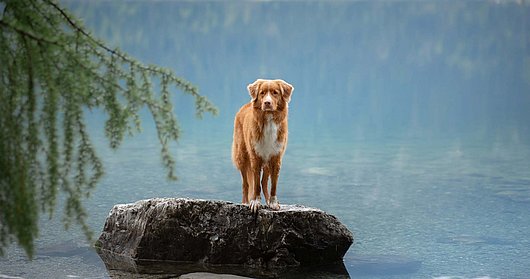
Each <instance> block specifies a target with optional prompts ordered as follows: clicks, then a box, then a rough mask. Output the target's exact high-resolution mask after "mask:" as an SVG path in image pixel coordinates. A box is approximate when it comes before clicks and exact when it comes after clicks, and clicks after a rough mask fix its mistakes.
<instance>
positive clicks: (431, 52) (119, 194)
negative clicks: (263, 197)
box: [0, 0, 530, 278]
mask: <svg viewBox="0 0 530 279" xmlns="http://www.w3.org/2000/svg"><path fill="white" fill-rule="evenodd" d="M60 3H61V4H63V5H64V6H66V7H67V8H69V9H70V10H71V12H72V13H73V14H75V15H76V16H77V17H79V18H80V19H82V20H83V22H84V24H85V25H86V27H87V28H88V29H90V30H92V33H93V34H94V35H95V36H97V37H99V38H101V39H102V40H104V41H106V42H107V43H108V45H110V46H114V47H118V48H120V49H121V50H124V51H126V52H128V53H129V54H130V55H131V56H133V57H136V58H138V59H139V60H140V61H142V62H145V63H148V64H157V65H160V66H164V67H167V68H170V69H172V70H174V71H175V72H176V74H177V75H179V76H181V77H183V78H185V79H187V80H189V81H190V82H192V83H193V84H194V85H196V86H197V87H198V88H199V91H200V93H201V94H203V95H205V96H207V97H208V98H209V99H210V100H211V101H212V102H213V103H214V104H215V105H217V107H218V108H219V110H220V114H219V115H218V116H217V117H212V116H209V115H206V116H205V117H204V119H202V120H198V119H196V118H195V112H194V104H193V100H192V98H190V97H189V96H186V95H183V94H181V92H178V90H175V94H174V102H175V111H176V113H177V116H178V119H179V121H180V125H181V127H182V129H183V133H182V137H181V139H180V141H179V143H177V144H174V145H173V152H174V154H176V157H177V176H178V178H179V180H178V181H177V182H168V181H166V180H165V177H166V176H165V172H164V170H163V168H162V165H161V163H160V155H159V145H158V139H157V137H156V133H155V131H154V125H153V121H152V119H151V118H150V116H149V115H148V113H147V112H146V111H144V112H143V116H144V118H143V129H144V132H143V133H142V134H139V135H137V136H135V137H134V138H129V139H127V140H126V141H125V143H124V144H123V146H122V147H121V148H120V149H119V150H118V151H116V152H112V151H110V149H109V147H108V141H107V140H106V139H105V136H104V129H103V126H104V121H105V119H106V117H107V116H106V115H104V114H102V113H101V112H100V111H97V110H96V111H92V112H89V111H87V113H86V116H87V119H88V121H89V125H90V129H91V133H92V136H93V138H92V139H93V141H94V143H95V144H96V145H97V146H98V151H99V155H100V156H101V157H102V158H103V160H104V162H105V169H106V176H105V177H104V179H103V181H102V182H101V183H100V185H98V188H97V189H96V191H95V193H94V194H93V195H92V197H91V198H90V199H88V200H87V201H86V204H85V206H86V207H87V208H88V209H89V212H90V214H91V217H90V219H89V222H90V223H91V227H92V228H93V230H94V232H95V234H96V237H97V236H98V234H99V232H100V231H101V229H102V227H103V224H104V221H105V218H106V216H107V214H108V212H109V210H110V209H111V208H112V206H113V205H114V204H117V203H129V202H134V201H137V200H139V199H146V198H151V197H191V198H203V199H222V200H229V201H233V202H239V201H240V199H241V188H240V187H241V186H240V183H241V182H240V177H239V173H238V172H237V170H236V169H235V168H234V167H233V166H232V164H231V161H230V146H231V141H232V132H233V117H234V115H235V113H236V112H237V110H238V109H239V108H240V107H241V106H242V105H243V104H244V103H246V102H248V101H250V97H249V95H248V92H247V91H246V86H247V85H248V84H249V83H251V82H253V81H254V80H255V79H257V78H273V79H275V78H281V79H284V80H286V81H287V82H289V83H291V84H292V85H293V86H294V88H295V89H294V92H293V97H292V101H291V103H290V106H289V109H290V110H289V146H288V148H287V152H286V154H285V157H284V164H283V168H282V172H281V174H280V181H279V186H278V187H279V188H278V196H279V200H280V203H287V204H290V203H297V204H304V205H307V206H311V207H318V208H321V209H323V210H326V211H327V212H329V213H331V214H334V215H336V216H337V217H338V218H339V220H341V221H342V222H344V223H345V224H346V226H347V227H348V228H349V229H350V230H351V231H352V232H353V234H354V238H355V243H354V244H353V246H352V247H351V248H350V251H349V252H348V253H347V254H346V257H345V261H344V264H345V267H346V269H347V271H348V274H349V276H351V277H355V278H357V277H360V278H528V275H529V274H530V268H529V265H528V263H529V262H530V239H529V238H528V231H530V220H529V219H528V216H529V213H530V172H529V170H530V121H529V119H530V3H529V2H528V1H452V0H449V1H77V0H63V1H60ZM56 216H59V217H55V218H54V219H53V220H48V219H47V218H44V219H43V221H42V224H41V238H40V239H39V240H38V243H37V244H38V246H39V249H38V252H37V257H36V259H35V260H34V261H33V262H29V261H27V260H26V259H25V257H24V253H23V252H22V251H21V250H20V249H19V248H17V247H12V248H11V249H10V251H8V257H7V258H5V259H0V278H13V276H15V277H16V278H18V277H22V278H67V277H68V278H73V277H81V278H108V277H111V276H113V277H114V278H118V277H117V275H116V273H112V271H110V270H107V269H106V268H105V266H104V265H103V263H102V262H101V260H100V259H99V258H98V256H97V254H96V253H95V252H94V251H92V250H90V249H89V248H88V246H89V245H88V244H87V243H86V242H85V241H84V237H83V235H82V233H81V232H80V231H79V230H78V229H77V228H72V229H71V230H70V231H68V232H64V231H63V228H62V225H61V222H60V216H61V212H60V211H59V212H58V213H57V215H56ZM56 219H57V220H56ZM151 272H153V273H156V272H158V273H160V272H161V273H162V275H160V274H159V275H160V276H169V277H170V276H172V274H171V273H166V274H163V273H164V272H162V271H153V270H151ZM233 273H237V270H234V272H233ZM173 275H174V274H173ZM291 275H293V274H291ZM6 276H12V277H6ZM124 276H125V277H127V276H129V277H130V276H133V277H135V276H140V275H138V274H132V275H131V274H126V275H124ZM142 276H143V277H142V278H151V277H149V276H147V275H142ZM152 276H154V275H152ZM157 276H158V275H157ZM302 276H304V277H313V278H328V277H339V278H343V277H345V276H344V275H337V274H333V273H329V272H324V271H315V272H309V273H307V274H305V275H302ZM346 277H347V275H346ZM152 278H159V277H156V276H155V277H152Z"/></svg>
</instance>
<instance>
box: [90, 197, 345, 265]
mask: <svg viewBox="0 0 530 279" xmlns="http://www.w3.org/2000/svg"><path fill="white" fill-rule="evenodd" d="M352 243H353V236H352V234H351V232H350V231H349V230H348V229H347V228H346V227H345V226H344V225H343V224H342V223H340V222H339V221H338V220H337V218H335V217H334V216H332V215H329V214H327V213H325V212H323V211H321V210H319V209H314V208H308V207H304V206H299V205H282V208H281V210H279V211H272V210H269V209H266V208H263V209H261V210H259V212H258V213H257V214H252V213H251V212H250V210H249V208H248V207H247V206H244V205H240V204H233V203H230V202H225V201H211V200H191V199H179V198H157V199H150V200H142V201H138V202H136V203H133V204H123V205H116V206H114V208H113V209H112V210H111V212H110V214H109V216H108V217H107V220H106V223H105V227H104V229H103V232H102V233H101V236H100V237H99V239H98V241H97V242H96V247H97V248H98V253H100V255H104V256H103V257H102V259H103V260H104V261H105V262H106V264H107V266H109V263H108V262H109V259H110V258H112V259H113V260H115V259H120V260H119V261H122V262H123V263H122V264H123V265H125V266H127V265H129V263H130V261H131V260H132V261H134V262H138V261H144V260H150V261H152V260H155V261H178V262H195V263H200V264H213V265H233V264H236V265H243V266H245V267H256V268H273V269H275V268H285V267H298V266H310V265H323V264H329V263H336V262H341V261H342V258H343V256H344V254H345V253H346V251H347V250H348V248H349V247H350V245H351V244H352ZM109 254H111V255H113V256H112V257H110V258H109V257H108V255H109ZM110 266H112V267H118V268H119V267H120V263H110Z"/></svg>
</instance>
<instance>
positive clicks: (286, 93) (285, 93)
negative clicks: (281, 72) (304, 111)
mask: <svg viewBox="0 0 530 279" xmlns="http://www.w3.org/2000/svg"><path fill="white" fill-rule="evenodd" d="M276 82H278V83H279V84H280V88H281V89H282V97H283V98H284V99H285V101H286V102H287V103H289V102H290V101H291V94H292V93H293V90H294V87H293V86H292V85H290V84H289V83H287V82H285V81H284V80H281V79H277V80H276Z"/></svg>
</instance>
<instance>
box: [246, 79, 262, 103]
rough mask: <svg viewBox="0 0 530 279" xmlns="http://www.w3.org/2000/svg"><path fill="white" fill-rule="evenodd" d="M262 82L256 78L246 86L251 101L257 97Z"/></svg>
mask: <svg viewBox="0 0 530 279" xmlns="http://www.w3.org/2000/svg"><path fill="white" fill-rule="evenodd" d="M262 82H263V80H262V79H257V80H256V81H254V82H253V83H251V84H249V85H248V86H247V89H248V94H250V97H251V98H252V102H254V101H256V99H257V98H258V91H259V86H260V85H261V83H262Z"/></svg>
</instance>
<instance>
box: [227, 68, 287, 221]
mask: <svg viewBox="0 0 530 279" xmlns="http://www.w3.org/2000/svg"><path fill="white" fill-rule="evenodd" d="M247 88H248V91H249V94H250V96H251V97H252V100H251V101H250V103H247V104H245V105H243V107H241V109H240V110H239V112H238V113H237V114H236V117H235V120H234V139H233V143H232V161H233V163H234V165H235V166H236V167H237V169H239V170H240V172H241V178H242V188H243V201H242V202H243V203H244V204H249V203H250V205H249V206H250V208H251V210H252V211H257V210H258V209H259V207H260V201H261V190H262V189H263V194H264V196H265V200H266V202H267V204H268V205H269V206H270V207H271V208H272V209H279V204H278V200H277V198H276V186H277V183H278V176H279V173H280V168H281V165H282V157H283V154H284V152H285V148H286V147H287V132H288V130H287V115H288V103H289V101H290V100H291V94H292V91H293V86H292V85H290V84H288V83H287V82H285V81H283V80H264V79H258V80H256V81H255V82H254V83H251V84H249V85H248V87H247ZM262 171H263V175H262ZM260 178H261V185H260ZM269 178H270V180H271V191H270V193H269V192H268V180H269Z"/></svg>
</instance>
